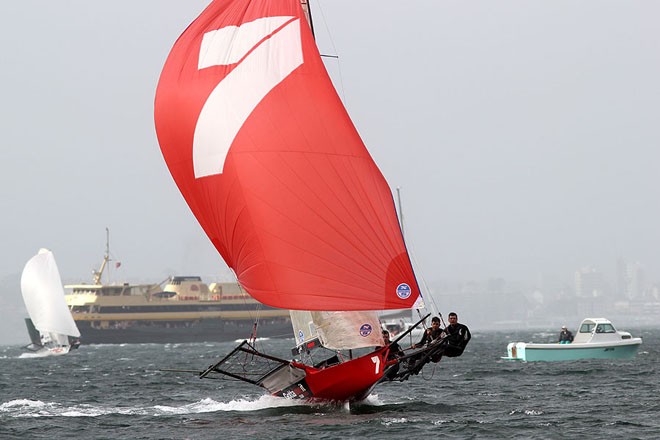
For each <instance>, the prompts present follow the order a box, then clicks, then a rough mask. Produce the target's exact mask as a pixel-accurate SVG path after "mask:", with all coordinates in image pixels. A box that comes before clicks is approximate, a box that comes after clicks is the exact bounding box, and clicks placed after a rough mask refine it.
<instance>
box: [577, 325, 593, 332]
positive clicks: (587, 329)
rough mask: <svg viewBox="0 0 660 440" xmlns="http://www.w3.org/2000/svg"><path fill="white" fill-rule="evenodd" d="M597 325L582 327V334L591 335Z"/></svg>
mask: <svg viewBox="0 0 660 440" xmlns="http://www.w3.org/2000/svg"><path fill="white" fill-rule="evenodd" d="M594 327H596V324H582V325H581V326H580V333H591V332H593V331H594Z"/></svg>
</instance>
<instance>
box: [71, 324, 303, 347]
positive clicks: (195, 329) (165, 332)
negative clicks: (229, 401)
mask: <svg viewBox="0 0 660 440" xmlns="http://www.w3.org/2000/svg"><path fill="white" fill-rule="evenodd" d="M77 324H78V328H79V329H80V333H81V336H80V341H81V343H82V344H138V343H155V344H165V343H183V342H231V341H236V340H239V339H246V338H248V337H249V336H250V334H251V333H252V329H253V322H251V321H247V320H246V321H242V322H235V321H234V322H232V321H226V320H222V319H207V320H204V321H202V323H201V324H199V323H197V324H190V325H188V326H186V325H181V324H179V325H178V326H175V327H169V328H168V327H167V326H162V325H154V326H148V325H141V326H135V327H127V328H121V327H117V328H94V327H92V326H91V325H90V323H89V322H86V321H79V322H78V323H77ZM290 333H291V323H290V322H289V321H288V320H281V321H277V322H263V323H259V326H258V330H257V336H258V337H260V338H277V337H290Z"/></svg>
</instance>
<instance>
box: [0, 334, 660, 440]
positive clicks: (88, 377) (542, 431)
mask: <svg viewBox="0 0 660 440" xmlns="http://www.w3.org/2000/svg"><path fill="white" fill-rule="evenodd" d="M627 330H630V331H631V332H633V334H634V335H635V336H637V335H641V336H642V337H643V338H644V344H643V345H642V348H641V349H640V351H639V353H638V354H637V356H636V358H635V359H633V360H630V361H627V360H624V361H597V360H593V361H579V362H578V361H576V362H567V363H527V364H525V363H518V362H509V361H503V360H501V359H500V357H501V356H504V355H505V354H506V353H505V351H506V344H507V343H508V342H510V341H514V340H520V341H531V340H534V341H536V342H545V341H547V340H549V339H551V338H552V337H554V332H552V333H546V334H543V333H538V332H536V333H534V332H518V333H513V332H509V333H506V332H498V333H479V332H474V336H473V339H472V342H470V345H469V346H468V350H467V351H466V353H465V354H464V355H463V356H462V357H461V358H458V359H443V361H442V362H441V363H440V364H438V366H437V367H436V369H435V371H434V370H433V369H432V368H430V369H428V370H426V371H425V373H424V375H423V376H416V377H414V378H413V379H412V380H410V381H408V382H404V383H391V384H382V385H380V386H379V387H378V388H377V389H376V391H375V393H374V394H373V395H372V396H371V397H370V398H369V399H368V400H367V401H366V402H364V403H362V404H359V405H357V404H354V405H351V406H350V408H349V407H346V406H342V405H329V404H328V405H321V404H314V405H311V404H301V403H300V402H292V401H286V400H282V399H277V398H273V397H270V396H266V395H264V393H263V390H261V389H259V388H254V387H252V386H251V385H249V384H244V383H240V382H233V381H219V380H199V379H197V378H196V377H194V376H193V375H192V374H191V375H186V374H180V373H166V372H162V371H159V369H160V368H191V369H202V368H204V367H206V366H207V365H209V364H211V363H212V361H213V360H214V359H215V358H216V356H217V355H224V354H226V353H227V352H228V351H229V350H230V349H231V348H232V347H233V345H234V344H229V343H222V344H220V343H218V344H201V343H200V344H179V345H174V344H172V345H168V344H164V345H160V344H140V345H98V346H82V347H81V348H80V349H79V350H78V351H76V352H73V353H72V354H70V355H66V356H61V357H55V358H41V359H25V358H20V355H21V353H22V350H21V348H20V347H0V438H1V439H19V438H20V439H45V438H48V439H64V438H83V437H84V438H103V439H170V438H171V439H183V438H190V439H218V438H225V439H233V438H252V439H262V438H264V439H265V438H268V439H270V440H275V439H300V438H316V439H351V438H378V439H399V438H410V439H418V438H430V437H428V436H442V437H443V438H456V439H465V438H521V439H522V438H524V439H533V438H536V439H555V438H556V439H559V438H627V439H634V438H648V439H655V438H660V417H658V415H659V414H660V393H659V391H660V377H659V374H658V371H657V368H656V366H657V365H658V361H659V360H660V346H659V343H660V329H641V330H635V329H627ZM263 344H264V345H266V346H268V345H270V349H269V351H270V352H272V353H274V354H278V355H285V353H286V352H287V351H288V349H289V346H290V344H291V342H290V341H282V340H279V341H277V340H276V341H266V342H264V343H263Z"/></svg>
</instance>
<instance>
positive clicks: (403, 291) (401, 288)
mask: <svg viewBox="0 0 660 440" xmlns="http://www.w3.org/2000/svg"><path fill="white" fill-rule="evenodd" d="M411 294H412V290H411V289H410V286H409V285H408V284H406V283H401V284H399V285H398V286H397V287H396V296H398V297H399V298H401V299H408V298H410V295H411Z"/></svg>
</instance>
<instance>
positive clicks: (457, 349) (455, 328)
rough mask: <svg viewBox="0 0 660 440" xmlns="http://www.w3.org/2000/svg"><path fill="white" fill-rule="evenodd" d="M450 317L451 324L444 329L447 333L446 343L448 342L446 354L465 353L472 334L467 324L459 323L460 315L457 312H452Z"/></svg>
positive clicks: (453, 355)
mask: <svg viewBox="0 0 660 440" xmlns="http://www.w3.org/2000/svg"><path fill="white" fill-rule="evenodd" d="M448 319H449V325H448V326H447V328H445V330H444V333H445V335H446V338H445V343H446V344H447V348H445V351H444V355H445V356H447V357H456V356H460V355H462V354H463V350H465V346H466V345H467V344H468V342H470V339H472V335H471V334H470V329H469V328H467V326H466V325H464V324H459V322H458V315H457V314H456V313H455V312H451V313H450V314H449V317H448Z"/></svg>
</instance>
